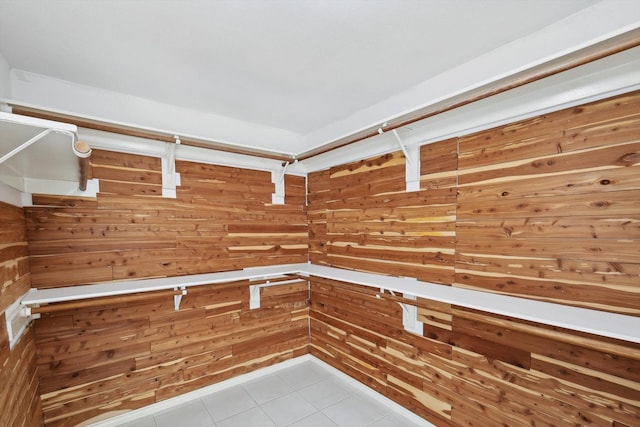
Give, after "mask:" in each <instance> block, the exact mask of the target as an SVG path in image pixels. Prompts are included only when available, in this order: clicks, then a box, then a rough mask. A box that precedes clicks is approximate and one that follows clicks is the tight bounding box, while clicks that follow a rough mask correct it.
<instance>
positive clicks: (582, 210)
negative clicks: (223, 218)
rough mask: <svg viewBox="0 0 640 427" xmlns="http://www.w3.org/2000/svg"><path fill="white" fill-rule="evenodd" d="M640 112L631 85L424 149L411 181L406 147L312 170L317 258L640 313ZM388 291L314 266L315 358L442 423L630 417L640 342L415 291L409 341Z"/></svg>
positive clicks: (637, 399) (626, 421)
mask: <svg viewBox="0 0 640 427" xmlns="http://www.w3.org/2000/svg"><path fill="white" fill-rule="evenodd" d="M639 112H640V92H634V93H630V94H625V95H621V96H618V97H615V98H611V99H605V100H602V101H598V102H594V103H591V104H588V105H583V106H579V107H574V108H570V109H567V110H563V111H558V112H554V113H549V114H547V115H544V116H540V117H534V118H531V119H527V120H523V121H520V122H517V123H512V124H509V125H505V126H501V127H499V128H495V129H489V130H486V131H482V132H478V133H476V134H473V135H468V136H464V137H461V138H459V139H453V140H448V141H441V142H438V143H434V144H429V145H426V146H423V147H422V148H421V158H422V169H421V170H422V174H423V176H422V181H421V191H420V192H416V193H404V189H403V182H404V166H403V162H402V161H401V160H402V158H401V154H400V153H393V154H390V155H386V156H381V157H378V158H373V159H367V160H363V161H361V162H354V163H351V164H348V165H343V166H340V167H337V168H333V169H331V170H327V171H321V172H316V173H313V174H310V176H309V192H310V194H309V201H310V202H309V232H310V258H311V260H312V262H314V263H318V264H324V265H330V266H334V267H343V268H351V269H358V270H366V271H373V272H379V273H384V274H390V275H398V276H411V277H418V278H420V279H422V280H425V281H429V282H434V283H441V284H443V285H449V286H454V287H464V288H471V289H477V290H482V291H485V292H493V293H501V294H508V295H514V296H518V297H524V298H533V299H538V300H544V301H550V302H554V303H560V304H567V305H574V306H581V307H587V308H592V309H597V310H604V311H611V312H616V313H623V314H628V315H634V316H638V315H640V288H639V287H638V286H639V283H640V251H639V250H638V248H640V228H639V227H640V145H639V144H640V113H639ZM387 180H389V181H392V182H387ZM447 191H450V194H448V193H447ZM451 262H453V265H451V264H450V263H451ZM434 267H438V268H434ZM445 272H446V274H445ZM380 296H381V298H376V295H375V294H372V292H371V290H370V289H365V288H360V289H358V287H357V286H354V285H350V284H345V283H341V282H331V281H327V280H321V279H317V278H314V279H313V281H312V294H311V314H310V316H311V342H312V350H311V352H312V354H314V355H315V356H317V357H319V358H321V359H323V360H325V361H327V362H328V363H330V364H332V365H333V366H335V367H337V368H339V369H340V370H342V371H343V372H345V373H347V374H348V375H350V376H352V377H353V378H355V379H357V380H359V381H361V382H363V383H364V384H367V385H369V386H371V387H372V388H374V389H375V390H378V391H380V392H381V393H383V394H385V395H387V396H388V397H390V398H391V399H393V400H395V401H397V402H399V403H400V404H402V405H404V406H406V407H407V408H410V409H411V410H412V411H414V412H415V413H417V414H419V415H421V416H424V417H425V418H427V419H428V420H430V421H431V422H433V423H435V424H436V425H439V426H440V425H442V426H449V425H451V426H489V425H491V426H493V425H509V426H530V425H548V426H575V425H591V426H632V425H640V377H639V376H638V375H639V373H640V371H639V369H640V365H639V361H640V347H639V346H638V345H637V344H632V343H629V342H624V341H618V340H612V339H606V338H602V337H598V336H593V335H589V334H584V333H579V332H575V331H570V330H564V329H561V328H557V327H550V326H546V325H541V324H535V323H531V322H526V321H522V320H517V319H510V318H505V317H501V316H497V315H492V314H488V313H484V312H479V311H474V310H469V309H464V308H461V307H455V306H451V305H449V304H443V303H437V302H434V301H429V300H424V299H419V300H418V301H416V302H412V303H411V304H415V305H417V306H418V320H420V321H422V322H423V324H424V330H423V334H422V335H421V336H419V335H413V334H411V333H408V332H406V331H404V330H403V329H402V326H401V324H399V323H398V322H400V321H401V314H400V313H399V306H398V305H397V302H399V301H401V300H400V299H399V298H398V297H397V296H392V295H387V294H384V295H380ZM394 305H395V307H394ZM394 310H395V311H394Z"/></svg>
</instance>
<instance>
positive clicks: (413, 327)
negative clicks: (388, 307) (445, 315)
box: [398, 294, 424, 336]
mask: <svg viewBox="0 0 640 427" xmlns="http://www.w3.org/2000/svg"><path fill="white" fill-rule="evenodd" d="M404 298H405V299H410V300H414V301H415V300H416V296H415V295H408V294H404ZM398 304H400V307H402V326H404V330H405V331H408V332H411V333H414V334H417V335H420V336H422V334H423V331H424V329H423V323H422V322H420V321H419V320H418V307H416V306H415V305H411V304H402V303H398Z"/></svg>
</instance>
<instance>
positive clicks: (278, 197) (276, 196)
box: [271, 162, 289, 205]
mask: <svg viewBox="0 0 640 427" xmlns="http://www.w3.org/2000/svg"><path fill="white" fill-rule="evenodd" d="M288 167H289V162H287V163H285V164H284V165H283V166H282V170H275V171H271V182H272V183H273V184H274V185H275V192H274V193H273V194H272V195H271V203H272V204H274V205H284V175H285V173H287V168H288Z"/></svg>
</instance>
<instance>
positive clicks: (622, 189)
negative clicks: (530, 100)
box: [454, 92, 640, 316]
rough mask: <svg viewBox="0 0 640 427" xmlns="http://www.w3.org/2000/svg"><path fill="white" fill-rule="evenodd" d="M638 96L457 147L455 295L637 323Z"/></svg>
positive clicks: (509, 128) (580, 109) (507, 128)
mask: <svg viewBox="0 0 640 427" xmlns="http://www.w3.org/2000/svg"><path fill="white" fill-rule="evenodd" d="M639 111H640V94H639V93H638V92H635V93H631V94H626V95H622V96H618V97H616V98H612V99H606V100H603V101H598V102H594V103H591V104H588V105H584V106H580V107H575V108H570V109H567V110H563V111H559V112H555V113H550V114H548V115H545V116H541V117H536V118H532V119H529V120H524V121H522V122H518V123H513V124H510V125H507V126H503V127H500V128H496V129H490V130H487V131H483V132H479V133H477V134H473V135H469V136H465V137H462V138H460V141H459V157H460V170H459V188H458V209H457V218H458V221H457V223H456V269H455V270H456V272H455V284H454V285H455V286H461V287H466V288H475V289H481V290H485V291H490V292H498V293H504V294H508V295H516V296H525V297H528V298H535V299H541V300H546V301H551V302H560V303H563V304H571V305H577V306H581V307H588V308H595V309H599V310H606V311H613V312H618V313H625V314H631V315H636V316H637V315H640V288H639V287H638V283H639V281H638V279H639V278H640V274H639V273H640V252H639V251H638V247H639V245H640V232H639V226H640V113H639Z"/></svg>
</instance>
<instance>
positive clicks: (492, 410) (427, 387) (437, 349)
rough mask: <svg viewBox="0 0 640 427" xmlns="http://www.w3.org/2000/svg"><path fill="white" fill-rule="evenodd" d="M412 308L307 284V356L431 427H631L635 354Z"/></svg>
mask: <svg viewBox="0 0 640 427" xmlns="http://www.w3.org/2000/svg"><path fill="white" fill-rule="evenodd" d="M407 302H409V301H407ZM418 304H419V312H420V318H421V319H423V320H426V321H427V322H428V323H425V327H424V333H423V334H422V335H416V334H413V333H409V332H407V331H405V330H403V329H402V313H401V308H400V305H399V304H398V303H397V302H396V301H395V300H394V299H393V298H392V297H391V296H389V295H382V298H377V297H376V293H375V292H372V290H371V289H368V288H364V287H360V286H356V285H352V284H345V283H342V282H337V281H330V280H326V279H318V278H312V280H311V311H310V317H311V353H312V354H313V355H314V356H316V357H318V358H320V359H322V360H324V361H326V362H327V363H329V364H331V365H332V366H334V367H336V368H338V369H340V370H342V371H343V372H345V373H347V374H349V375H351V376H352V377H354V378H355V379H357V380H359V381H361V382H362V383H364V384H367V385H369V386H371V387H372V388H374V389H375V390H377V391H379V392H380V393H382V394H384V395H386V396H387V397H389V398H390V399H392V400H394V401H396V402H398V403H400V404H402V405H403V406H405V407H407V408H408V409H410V410H412V411H413V412H415V413H416V414H418V415H420V416H423V417H424V418H426V419H428V420H429V421H431V422H432V423H434V424H436V425H438V426H489V425H509V426H531V425H536V426H540V425H548V426H556V427H559V426H576V425H582V426H613V425H628V426H632V425H638V424H640V345H638V344H630V343H628V342H624V341H618V340H613V339H607V338H602V337H598V336H595V335H590V334H582V333H576V332H573V331H569V330H563V329H560V328H554V327H549V326H545V325H541V324H537V323H533V322H526V321H521V320H517V319H511V318H506V317H503V316H497V315H492V314H489V313H484V312H480V311H476V310H469V309H465V308H462V307H456V306H450V305H447V304H442V303H437V302H433V301H428V300H420V301H418ZM615 423H620V424H615Z"/></svg>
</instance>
